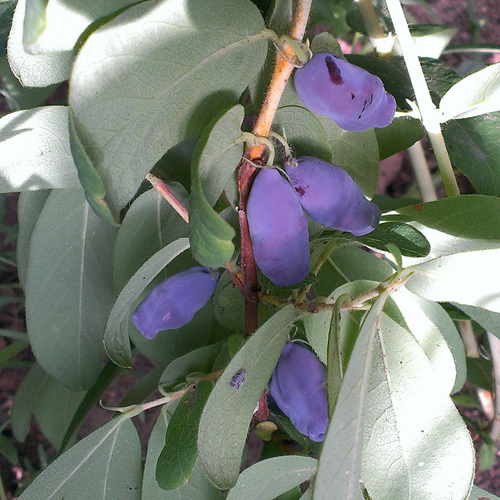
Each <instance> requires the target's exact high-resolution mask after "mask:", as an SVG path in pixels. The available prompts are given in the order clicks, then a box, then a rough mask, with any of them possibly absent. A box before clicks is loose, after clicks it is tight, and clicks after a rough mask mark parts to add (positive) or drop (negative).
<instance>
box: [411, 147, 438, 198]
mask: <svg viewBox="0 0 500 500" xmlns="http://www.w3.org/2000/svg"><path fill="white" fill-rule="evenodd" d="M407 151H408V156H409V157H410V162H411V166H412V167H413V172H414V173H415V178H416V179H417V185H418V188H419V190H420V194H421V195H422V201H424V202H426V201H435V200H437V195H436V189H435V188H434V183H433V182H432V177H431V173H430V172H429V166H428V165H427V161H426V159H425V153H424V148H423V147H422V143H421V142H420V141H417V142H416V143H415V144H414V145H413V146H410V147H409V148H408V149H407Z"/></svg>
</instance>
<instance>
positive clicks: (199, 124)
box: [69, 0, 267, 214]
mask: <svg viewBox="0 0 500 500" xmlns="http://www.w3.org/2000/svg"><path fill="white" fill-rule="evenodd" d="M263 27H264V23H263V19H262V17H261V15H260V13H259V11H258V9H257V8H256V7H255V5H253V4H252V3H251V2H250V1H249V0H207V1H204V2H194V3H193V2H187V3H186V2H184V1H182V0H174V1H162V2H156V1H147V2H142V3H140V4H138V5H135V6H132V7H130V8H129V9H127V10H126V11H125V12H123V13H122V14H120V15H119V16H117V17H116V18H114V19H113V20H112V21H110V22H108V23H106V24H105V25H104V26H103V27H101V28H99V29H97V30H96V31H94V32H93V33H92V34H91V35H90V36H89V38H88V39H87V40H86V41H85V43H84V44H83V47H82V48H81V50H80V52H79V53H78V55H77V57H76V60H75V64H74V66H73V71H72V75H71V82H70V96H69V103H70V106H71V108H72V109H73V111H74V113H75V125H76V128H77V131H78V135H79V136H80V137H81V140H82V142H83V144H84V147H85V150H86V151H87V152H88V154H89V156H90V160H91V161H92V163H93V164H94V165H95V168H96V170H97V172H98V173H99V175H100V177H101V179H102V181H103V183H104V186H105V189H106V194H107V201H108V203H109V205H110V207H111V209H112V211H113V212H114V213H115V214H117V213H118V212H119V211H120V209H121V208H123V207H124V206H125V205H126V204H127V203H128V201H129V200H130V199H131V198H132V196H134V194H135V193H136V191H137V188H138V187H139V185H140V184H141V182H142V180H143V178H144V176H145V175H146V174H147V172H148V171H149V170H150V169H151V168H152V167H153V165H154V164H155V163H156V162H157V161H158V160H159V159H160V158H161V157H162V156H163V154H164V153H165V151H167V150H168V149H170V148H171V147H172V146H174V145H175V144H177V143H179V142H180V141H182V140H184V139H188V138H191V137H195V136H197V135H199V134H200V133H201V132H202V130H203V129H204V128H205V126H206V125H207V124H208V123H209V122H210V120H211V119H212V118H213V117H214V116H215V115H216V114H217V113H218V112H219V111H220V109H224V108H227V107H228V106H229V105H231V104H234V103H235V102H237V100H238V98H239V97H240V95H241V93H242V92H243V90H244V89H245V88H246V87H247V86H248V84H249V83H250V82H251V81H253V79H254V77H255V75H256V74H257V73H258V71H259V70H260V67H261V65H262V64H263V62H264V59H265V56H266V50H267V41H265V40H264V35H263V34H262V33H261V30H262V29H263ZM153 41H154V42H153ZM89 68H90V70H89ZM125 75H126V76H125ZM144 75H148V77H147V78H146V79H145V78H144ZM103 131H105V133H103Z"/></svg>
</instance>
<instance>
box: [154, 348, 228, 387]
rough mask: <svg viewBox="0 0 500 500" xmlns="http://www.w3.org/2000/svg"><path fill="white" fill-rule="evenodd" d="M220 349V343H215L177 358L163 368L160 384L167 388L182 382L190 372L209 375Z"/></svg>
mask: <svg viewBox="0 0 500 500" xmlns="http://www.w3.org/2000/svg"><path fill="white" fill-rule="evenodd" d="M221 348H222V342H217V344H210V345H207V346H204V347H199V348H198V349H195V350H193V351H191V352H188V353H187V354H184V355H183V356H179V357H178V358H176V359H174V360H173V361H172V362H171V363H170V364H169V365H168V366H167V367H166V368H165V370H164V372H163V373H162V375H161V377H160V384H161V385H166V386H169V385H172V384H174V383H176V382H182V380H184V379H185V377H186V375H188V374H189V373H192V372H202V373H210V370H211V369H212V366H213V364H214V361H215V358H216V357H217V355H218V354H219V352H220V350H221Z"/></svg>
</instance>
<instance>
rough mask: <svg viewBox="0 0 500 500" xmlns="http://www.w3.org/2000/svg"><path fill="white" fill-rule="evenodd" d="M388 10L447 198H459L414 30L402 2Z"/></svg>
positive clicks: (394, 0)
mask: <svg viewBox="0 0 500 500" xmlns="http://www.w3.org/2000/svg"><path fill="white" fill-rule="evenodd" d="M386 4H387V8H388V9H389V13H390V15H391V19H392V23H393V25H394V29H395V30H396V35H397V37H398V41H399V45H400V46H401V50H402V52H403V57H404V60H405V63H406V68H407V69H408V74H409V75H410V79H411V83H412V86H413V90H414V92H415V97H416V100H417V105H418V108H419V110H420V116H421V118H422V123H423V125H424V127H425V129H426V130H427V134H428V136H429V140H430V141H431V145H432V148H433V150H434V154H435V156H436V160H437V164H438V167H439V173H440V175H441V178H442V180H443V184H444V188H445V191H446V195H447V196H458V195H459V194H460V191H459V190H458V185H457V180H456V179H455V174H454V172H453V167H452V165H451V161H450V157H449V155H448V151H447V149H446V144H445V142H444V139H443V134H442V132H441V123H440V121H439V111H438V110H437V109H436V107H435V106H434V103H433V102H432V99H431V95H430V93H429V89H428V87H427V83H426V81H425V77H424V72H423V71H422V67H421V66H420V61H419V59H418V54H417V49H416V46H415V43H414V41H413V39H412V38H411V34H410V29H409V28H408V23H407V22H406V18H405V14H404V12H403V8H402V7H401V3H400V1H399V0H386Z"/></svg>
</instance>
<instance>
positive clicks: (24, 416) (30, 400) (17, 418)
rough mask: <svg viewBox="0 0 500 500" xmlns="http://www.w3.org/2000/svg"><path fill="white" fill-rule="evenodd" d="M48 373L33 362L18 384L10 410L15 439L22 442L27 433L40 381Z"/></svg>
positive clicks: (40, 386) (40, 385)
mask: <svg viewBox="0 0 500 500" xmlns="http://www.w3.org/2000/svg"><path fill="white" fill-rule="evenodd" d="M45 377H48V375H47V374H46V373H45V372H44V371H43V370H42V368H41V367H40V365H38V364H34V365H33V367H32V368H31V369H30V371H29V372H28V373H27V374H26V376H25V377H24V379H23V381H22V382H21V385H20V386H19V388H18V390H17V392H16V395H15V396H14V401H13V403H12V410H11V428H12V434H13V435H14V438H15V439H16V441H19V442H20V443H22V442H24V440H25V439H26V436H27V435H28V430H29V425H30V422H31V417H32V416H33V410H34V408H35V404H36V402H37V400H38V395H39V393H40V392H41V389H42V384H41V383H42V382H43V381H44V379H45Z"/></svg>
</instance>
